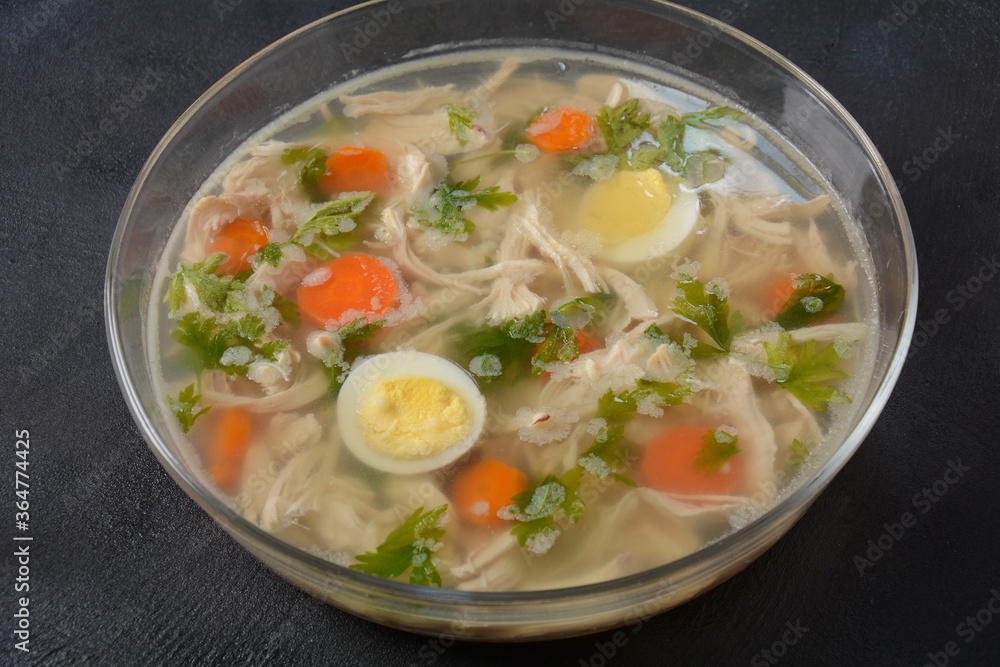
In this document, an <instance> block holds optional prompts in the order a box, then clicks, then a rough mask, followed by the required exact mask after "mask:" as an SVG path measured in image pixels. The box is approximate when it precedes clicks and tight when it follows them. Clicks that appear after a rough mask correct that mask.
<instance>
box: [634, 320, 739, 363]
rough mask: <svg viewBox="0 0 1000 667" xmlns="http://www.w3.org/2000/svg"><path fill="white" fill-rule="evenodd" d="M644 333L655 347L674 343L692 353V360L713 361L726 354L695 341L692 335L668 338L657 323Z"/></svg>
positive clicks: (647, 328)
mask: <svg viewBox="0 0 1000 667" xmlns="http://www.w3.org/2000/svg"><path fill="white" fill-rule="evenodd" d="M643 333H645V334H646V338H648V339H649V340H651V341H652V342H653V344H654V345H662V344H663V343H674V344H675V345H678V346H679V347H680V348H681V349H682V350H685V351H687V352H690V353H691V358H692V359H711V358H713V357H719V356H722V355H724V354H726V353H725V352H723V351H722V350H719V349H716V348H714V347H712V346H711V345H709V344H708V343H703V342H702V341H700V340H697V339H695V338H694V337H693V336H691V335H690V334H685V335H684V336H683V337H680V338H678V337H676V336H668V335H667V334H665V333H663V329H661V328H660V327H659V325H657V324H656V323H653V324H650V325H649V326H648V327H646V330H645V331H644V332H643Z"/></svg>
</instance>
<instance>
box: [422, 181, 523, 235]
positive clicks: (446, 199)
mask: <svg viewBox="0 0 1000 667" xmlns="http://www.w3.org/2000/svg"><path fill="white" fill-rule="evenodd" d="M477 187H479V177H478V176H477V177H476V178H471V179H469V180H466V181H460V182H458V183H456V182H454V181H452V180H451V179H449V180H447V181H445V182H444V183H442V184H441V185H439V186H438V187H437V188H436V189H435V190H434V191H433V192H432V193H431V196H430V198H429V199H428V200H427V203H426V205H424V206H418V207H416V208H414V209H413V216H414V218H415V219H416V220H417V222H418V223H420V224H421V225H423V226H424V227H426V228H429V229H434V230H437V231H438V232H440V233H441V234H442V235H444V236H450V237H454V238H458V237H463V236H464V235H466V234H471V233H472V231H473V230H475V228H476V226H475V224H474V223H473V222H472V221H471V220H469V219H468V218H466V217H465V211H466V210H467V209H469V208H472V207H473V206H482V207H483V208H485V209H487V210H489V211H495V210H497V208H498V207H500V206H510V205H511V204H513V203H514V202H516V201H517V195H515V194H513V193H511V192H501V191H500V186H497V185H494V186H492V187H488V188H484V189H482V190H479V191H476V188H477Z"/></svg>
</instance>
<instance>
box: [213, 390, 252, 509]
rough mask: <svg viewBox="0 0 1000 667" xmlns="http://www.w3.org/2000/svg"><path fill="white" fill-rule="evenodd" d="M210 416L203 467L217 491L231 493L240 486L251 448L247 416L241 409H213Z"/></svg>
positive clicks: (248, 416) (248, 417)
mask: <svg viewBox="0 0 1000 667" xmlns="http://www.w3.org/2000/svg"><path fill="white" fill-rule="evenodd" d="M213 412H214V414H212V417H213V418H214V419H213V421H212V423H211V427H212V428H211V430H210V431H209V435H208V437H209V440H208V455H207V456H206V464H207V465H206V467H207V468H208V474H209V475H210V476H211V477H212V479H213V480H215V483H216V484H218V485H219V488H220V489H222V490H223V491H225V492H226V493H232V492H233V491H235V490H236V488H237V486H238V485H239V481H240V476H241V475H242V474H243V463H244V461H245V460H246V454H247V448H248V447H249V446H250V431H251V425H250V415H249V413H248V412H247V411H246V410H243V409H241V408H216V409H215V410H214V411H213Z"/></svg>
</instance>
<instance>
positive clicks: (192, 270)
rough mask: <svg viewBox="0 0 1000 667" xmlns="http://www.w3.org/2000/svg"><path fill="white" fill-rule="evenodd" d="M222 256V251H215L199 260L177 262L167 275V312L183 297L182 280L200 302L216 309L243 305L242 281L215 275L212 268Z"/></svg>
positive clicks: (173, 310)
mask: <svg viewBox="0 0 1000 667" xmlns="http://www.w3.org/2000/svg"><path fill="white" fill-rule="evenodd" d="M225 260H226V255H225V253H221V252H217V253H215V254H214V255H212V256H210V257H208V258H207V259H205V260H204V261H202V262H196V263H193V264H189V263H188V262H181V265H180V268H179V269H178V270H177V273H175V274H174V275H173V276H172V277H171V278H170V283H169V285H168V286H167V301H168V303H169V306H170V312H171V313H176V312H177V311H178V310H179V309H180V307H181V306H183V305H184V303H185V302H186V301H187V292H186V289H185V284H190V285H191V286H192V287H194V290H195V293H196V294H197V295H198V299H199V300H200V301H201V303H202V305H204V306H205V307H206V308H208V309H210V310H214V311H215V312H217V313H235V312H238V311H240V310H245V309H246V307H247V303H246V298H245V296H244V294H243V291H244V290H245V289H246V285H244V284H243V282H242V281H240V280H237V279H235V278H233V277H232V276H219V275H216V273H215V270H216V269H217V268H219V265H220V264H222V262H224V261H225Z"/></svg>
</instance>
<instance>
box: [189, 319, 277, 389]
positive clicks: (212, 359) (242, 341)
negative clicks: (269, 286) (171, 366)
mask: <svg viewBox="0 0 1000 667" xmlns="http://www.w3.org/2000/svg"><path fill="white" fill-rule="evenodd" d="M265 333H266V330H265V327H264V321H263V320H262V319H261V318H260V317H259V316H257V315H250V314H248V315H244V316H242V317H240V318H239V319H236V320H233V321H231V322H229V323H227V324H226V325H225V326H222V327H219V325H218V322H217V320H216V319H215V318H214V317H209V318H206V319H203V318H202V316H201V314H200V313H188V314H187V315H185V316H184V317H182V318H181V319H179V320H178V321H177V326H176V327H175V328H174V329H173V330H172V331H171V332H170V334H171V335H172V336H173V338H174V340H176V341H177V342H178V343H180V344H181V345H183V346H184V347H186V348H187V351H188V359H187V360H186V361H185V363H186V365H188V366H190V367H191V369H192V370H194V371H195V372H196V373H200V372H201V371H203V370H221V371H223V372H225V373H227V374H229V375H240V374H243V373H246V371H247V367H248V365H249V364H223V363H222V358H223V355H224V354H225V353H226V351H227V350H229V349H230V348H234V347H245V348H247V349H248V350H249V352H250V358H251V359H254V358H256V357H257V355H260V356H263V357H265V358H271V356H270V355H275V356H276V355H277V354H278V353H280V351H281V350H282V349H283V347H284V345H287V344H288V341H277V340H276V341H269V342H268V343H263V344H262V343H261V339H262V338H263V337H264V334H265ZM265 346H266V348H265Z"/></svg>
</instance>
